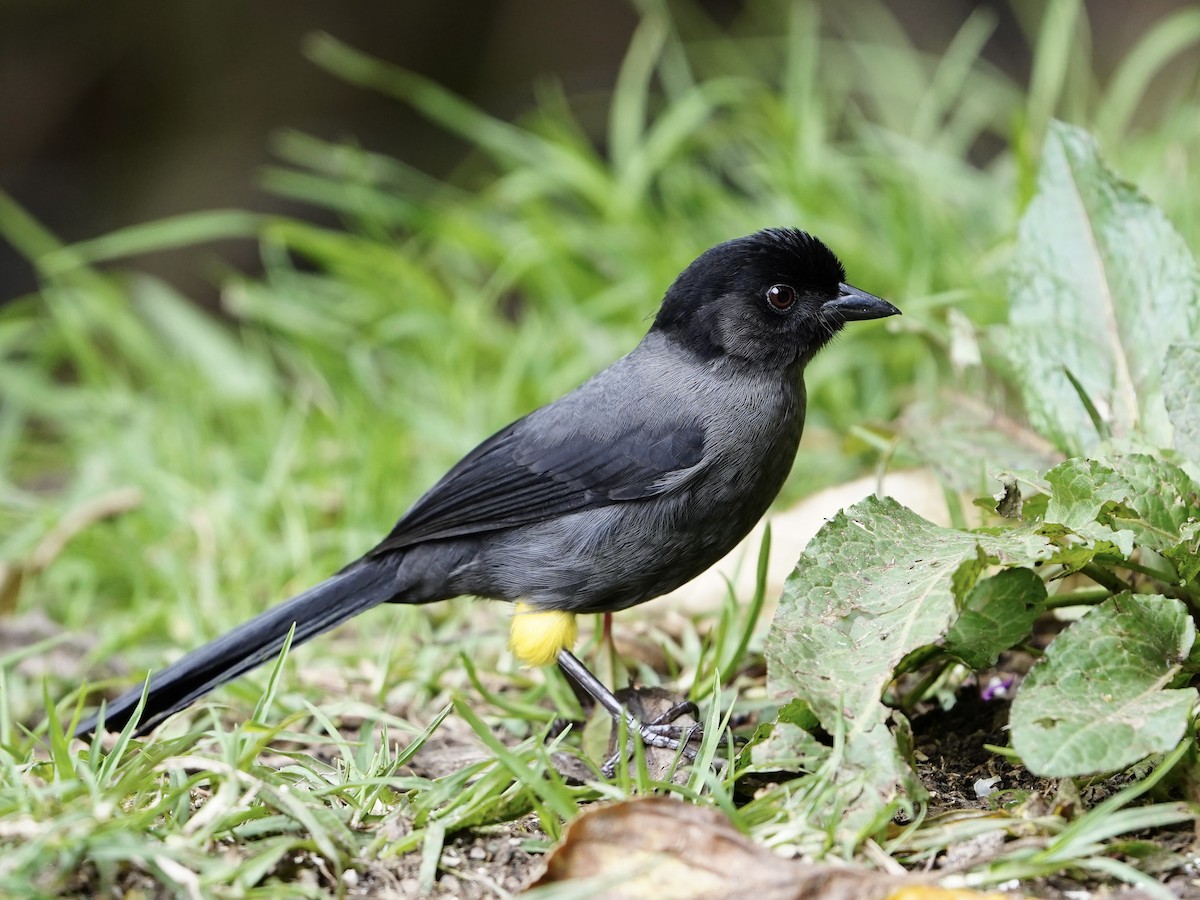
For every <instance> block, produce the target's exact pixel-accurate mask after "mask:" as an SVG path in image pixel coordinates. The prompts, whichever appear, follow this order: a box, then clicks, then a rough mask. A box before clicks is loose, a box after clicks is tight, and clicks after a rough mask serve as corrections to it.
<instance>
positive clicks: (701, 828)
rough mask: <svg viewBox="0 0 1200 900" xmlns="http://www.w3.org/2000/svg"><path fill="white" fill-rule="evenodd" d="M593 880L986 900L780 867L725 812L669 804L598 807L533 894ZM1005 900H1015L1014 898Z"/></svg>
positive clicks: (871, 875) (619, 894) (838, 869)
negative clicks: (566, 883)
mask: <svg viewBox="0 0 1200 900" xmlns="http://www.w3.org/2000/svg"><path fill="white" fill-rule="evenodd" d="M574 879H591V880H593V884H595V885H596V888H597V893H595V894H592V895H591V896H597V897H608V898H614V900H615V898H629V900H636V898H647V900H650V898H653V900H676V898H703V897H713V898H717V897H734V896H737V897H743V896H748V895H753V896H754V898H755V900H965V898H968V897H969V898H974V900H980V898H982V897H983V896H984V895H982V894H978V893H976V892H974V891H950V890H945V889H942V888H938V887H936V886H934V885H932V884H929V883H928V879H927V878H925V877H923V876H918V875H912V876H904V875H901V876H896V875H885V874H882V873H879V872H875V871H871V870H869V869H862V868H851V867H849V866H833V865H814V864H811V863H803V862H799V861H797V860H790V859H784V858H783V857H781V856H778V855H776V854H775V853H773V852H771V851H770V850H768V849H766V848H765V847H760V846H758V845H757V844H755V843H754V842H753V841H751V840H750V839H749V838H747V837H745V836H744V835H743V834H741V833H740V832H739V831H738V830H737V829H735V828H734V827H733V825H732V824H730V822H729V820H728V819H727V818H726V817H725V816H723V815H722V814H721V813H719V812H717V811H716V810H712V809H705V808H702V807H698V806H693V805H692V804H690V803H683V802H682V801H679V800H675V799H672V798H669V797H641V798H638V799H635V800H623V801H621V802H619V803H611V804H606V805H603V806H596V807H594V808H592V809H590V810H588V811H587V812H584V813H583V814H581V815H580V816H579V818H577V819H576V820H575V821H574V822H572V823H571V824H570V826H569V827H568V828H567V833H566V836H565V837H564V838H563V840H562V842H561V843H560V844H559V845H558V846H557V847H555V848H554V850H553V851H551V853H550V855H549V856H548V857H547V860H546V872H545V874H544V875H543V876H542V877H541V878H540V879H538V881H536V882H535V883H534V885H533V886H534V887H540V886H543V885H548V884H554V883H559V882H564V881H571V880H574ZM1009 900H1012V898H1011V897H1010V898H1009Z"/></svg>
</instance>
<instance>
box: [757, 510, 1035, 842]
mask: <svg viewBox="0 0 1200 900" xmlns="http://www.w3.org/2000/svg"><path fill="white" fill-rule="evenodd" d="M1053 552H1054V547H1053V545H1052V544H1051V543H1050V541H1049V539H1047V538H1046V537H1044V536H1043V535H1040V534H1037V533H1036V532H1034V531H1033V530H1032V528H1017V529H1013V530H1011V531H1006V532H1003V533H1001V534H995V535H993V534H975V533H971V532H966V531H958V530H955V529H953V528H942V527H940V526H938V525H935V524H933V523H932V522H929V521H928V520H926V519H923V518H921V517H920V516H918V515H917V514H916V513H914V512H913V511H912V510H910V509H907V508H906V507H904V506H901V505H900V504H899V503H897V502H896V501H895V500H891V499H882V500H881V499H877V498H869V499H867V500H864V501H862V502H861V503H858V504H856V505H855V506H853V507H851V508H850V509H849V510H846V511H843V512H841V513H839V514H838V515H837V516H835V517H834V518H833V519H832V520H831V521H830V522H829V523H827V524H826V525H825V527H823V528H822V529H821V531H820V532H819V533H818V534H817V536H816V537H815V538H814V539H813V541H812V543H810V544H809V546H808V549H807V550H806V551H805V552H804V555H803V556H801V558H800V560H799V562H798V563H797V564H796V569H795V571H794V572H793V573H792V575H791V577H790V578H789V579H788V581H787V584H786V586H785V587H784V592H783V597H782V598H781V599H780V602H779V607H778V609H777V610H776V613H775V620H774V622H773V623H772V626H771V632H770V634H769V635H768V637H767V645H766V658H767V689H768V692H769V694H770V695H771V696H772V697H773V698H775V699H777V700H778V701H779V702H781V703H785V702H787V701H788V700H791V699H792V698H801V699H804V700H806V701H808V703H809V704H810V705H811V707H812V710H813V712H814V713H815V714H816V716H817V718H818V719H819V720H820V722H821V724H822V725H823V726H824V728H825V729H826V730H827V731H829V732H830V733H835V734H836V733H840V732H844V733H845V735H846V749H845V755H846V764H845V765H844V766H842V768H841V770H839V776H838V777H839V779H841V780H842V783H844V784H858V785H860V787H861V793H860V795H859V796H858V798H857V799H850V800H849V801H847V803H848V808H850V809H851V810H853V811H857V812H858V813H859V814H865V815H866V816H867V817H868V818H869V816H870V814H872V813H876V812H878V811H879V810H880V809H881V808H882V806H884V805H886V804H887V803H889V802H891V801H892V800H893V799H894V798H895V797H896V796H897V795H898V794H900V793H907V794H908V795H909V796H919V795H920V793H921V788H920V786H919V784H918V783H917V781H916V778H915V776H914V775H913V773H912V771H911V769H910V768H909V766H908V763H907V762H906V760H905V759H904V756H903V754H902V753H901V751H900V749H899V747H898V746H897V744H896V742H895V740H894V739H893V737H892V736H891V733H890V731H889V729H888V723H889V721H890V720H891V716H892V713H891V711H890V710H889V709H888V708H887V707H886V706H884V705H883V703H882V702H881V697H882V695H883V691H884V688H885V687H886V686H887V685H888V684H889V683H890V682H891V680H892V677H893V672H894V670H895V668H896V665H897V664H898V663H899V662H900V661H901V660H902V659H903V658H904V657H905V656H907V655H908V654H909V653H911V652H912V651H914V650H916V649H919V648H921V647H925V646H928V645H930V644H934V643H936V642H938V641H940V640H941V638H942V636H943V635H944V634H945V633H946V631H947V629H948V628H949V627H950V624H951V622H953V621H954V619H955V618H956V616H957V615H958V605H959V604H958V601H957V599H956V596H955V587H956V581H957V586H958V587H959V589H960V590H967V589H968V588H967V586H968V585H970V584H973V583H974V579H975V578H976V577H977V574H978V570H979V569H980V567H981V565H982V559H983V558H986V559H987V560H989V561H990V562H991V563H993V564H995V563H1000V564H1002V565H1018V566H1020V565H1029V564H1032V563H1034V562H1036V561H1037V560H1039V559H1046V558H1049V557H1050V555H1051V554H1052V553H1053ZM981 555H982V556H981ZM964 566H965V567H967V568H969V569H970V572H969V573H964V574H963V575H962V576H960V577H958V578H957V579H956V575H958V573H959V572H960V570H962V569H964ZM755 759H756V762H765V760H764V759H763V758H762V755H760V754H756V756H755ZM848 821H861V819H859V820H856V819H854V817H853V816H852V817H851V818H850V819H849V820H848Z"/></svg>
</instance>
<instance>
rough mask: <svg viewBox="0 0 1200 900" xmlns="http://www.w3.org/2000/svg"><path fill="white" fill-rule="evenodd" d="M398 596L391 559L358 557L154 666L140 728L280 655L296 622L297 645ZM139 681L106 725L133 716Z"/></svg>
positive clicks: (87, 727) (84, 728)
mask: <svg viewBox="0 0 1200 900" xmlns="http://www.w3.org/2000/svg"><path fill="white" fill-rule="evenodd" d="M395 596H396V560H395V559H394V558H393V559H390V560H389V559H384V560H379V559H363V560H359V561H358V562H356V563H354V564H352V565H351V566H349V567H347V568H346V569H343V570H342V571H341V572H338V573H337V574H336V575H334V576H333V577H332V578H329V579H327V580H325V581H322V582H321V583H320V584H318V585H316V586H315V587H312V588H309V589H308V590H307V591H305V592H304V593H303V594H300V595H298V596H296V597H293V598H292V599H291V600H287V601H285V602H283V603H280V604H279V605H278V606H275V607H272V608H271V609H269V610H267V611H266V612H265V613H263V614H262V615H261V616H258V617H256V618H254V619H251V620H250V621H249V622H247V623H246V624H244V625H239V626H238V627H237V628H235V629H233V631H230V632H229V633H228V634H224V635H222V636H221V637H219V638H217V639H216V640H215V641H213V642H212V643H210V644H206V645H205V646H203V647H201V648H199V649H198V650H193V651H192V652H191V653H189V654H188V655H187V656H185V657H184V658H183V659H181V660H179V661H178V662H176V663H174V664H173V665H170V666H167V667H166V668H165V669H163V670H162V671H161V672H155V673H153V674H152V675H151V676H150V690H149V692H148V693H147V695H146V707H145V709H144V710H142V715H141V719H140V721H139V722H138V726H137V734H139V735H142V734H146V733H147V732H148V731H150V730H151V729H153V728H154V727H155V726H156V725H158V723H159V722H161V721H162V720H163V719H165V718H167V717H168V716H171V715H173V714H175V713H177V712H179V711H180V710H181V709H185V708H186V707H188V706H190V705H191V704H192V703H194V702H195V701H196V700H198V699H199V698H200V697H203V696H204V695H205V694H207V693H208V692H209V691H211V690H213V689H214V688H217V687H220V686H221V685H222V684H224V683H225V682H227V681H230V680H232V679H234V678H236V677H237V676H239V675H241V674H242V673H244V672H248V671H250V670H251V669H253V668H254V667H256V666H258V665H261V664H262V663H264V662H266V661H267V660H269V659H272V658H274V657H276V656H278V655H279V652H280V650H282V649H283V644H284V641H286V640H287V635H288V632H289V631H290V630H291V628H292V625H293V624H294V625H295V626H296V632H295V635H294V636H293V638H292V645H293V646H295V645H297V644H301V643H303V642H304V641H307V640H308V639H309V638H312V637H316V636H317V635H318V634H321V633H323V632H325V631H328V630H329V629H331V628H333V627H335V626H337V625H340V624H342V623H343V622H345V621H346V620H347V619H351V618H353V617H354V616H357V615H358V614H359V613H361V612H365V611H366V610H368V609H370V608H371V607H373V606H378V605H379V604H381V603H386V602H387V601H389V600H393V599H395ZM143 687H144V685H139V686H138V687H137V688H135V689H133V690H131V691H128V692H127V693H125V694H122V695H121V696H120V697H118V698H117V699H116V700H114V701H113V702H111V703H109V704H108V705H107V707H106V709H105V716H104V727H105V728H106V729H107V730H109V731H120V730H121V729H122V728H124V727H125V725H126V724H127V723H128V722H129V720H130V719H131V718H133V714H134V711H135V710H136V709H137V705H138V703H139V702H140V701H141V699H142V691H143ZM96 725H97V717H96V716H91V717H89V718H87V719H86V720H84V722H83V723H82V724H80V726H79V727H78V728H77V729H75V736H76V737H86V736H87V735H89V734H91V733H92V732H93V731H95V730H96Z"/></svg>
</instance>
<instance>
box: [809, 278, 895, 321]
mask: <svg viewBox="0 0 1200 900" xmlns="http://www.w3.org/2000/svg"><path fill="white" fill-rule="evenodd" d="M838 288H839V289H840V290H841V293H840V294H839V295H838V296H837V297H836V298H834V299H833V300H826V301H825V302H824V303H823V304H821V312H822V314H828V313H832V314H834V315H835V316H837V317H838V318H839V319H841V320H842V321H843V322H858V321H861V320H863V319H886V318H887V317H888V316H898V315H900V310H898V309H896V307H894V306H892V304H890V303H888V302H887V301H886V300H884V299H883V298H882V297H876V296H875V295H874V294H868V293H867V292H866V291H860V290H859V289H858V288H856V287H851V286H850V285H848V284H839V285H838Z"/></svg>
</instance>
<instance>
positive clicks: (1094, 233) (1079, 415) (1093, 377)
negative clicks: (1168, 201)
mask: <svg viewBox="0 0 1200 900" xmlns="http://www.w3.org/2000/svg"><path fill="white" fill-rule="evenodd" d="M1014 259H1015V264H1014V267H1013V269H1012V272H1011V279H1010V281H1011V290H1010V293H1011V305H1010V310H1009V330H1008V333H1007V336H1006V351H1007V354H1008V356H1009V359H1010V362H1011V364H1012V368H1013V371H1014V373H1015V374H1016V377H1017V378H1018V381H1019V384H1020V388H1021V392H1022V395H1023V397H1024V401H1025V406H1026V409H1027V410H1028V412H1029V416H1030V419H1031V420H1032V422H1033V424H1034V426H1035V427H1036V428H1037V430H1038V431H1039V432H1041V433H1042V434H1043V435H1045V436H1046V437H1047V438H1049V439H1050V440H1051V441H1052V442H1053V443H1054V444H1055V445H1056V446H1057V447H1058V448H1059V449H1060V450H1062V451H1063V452H1066V453H1068V454H1072V455H1077V454H1080V453H1083V452H1086V451H1088V450H1090V449H1092V448H1093V447H1095V446H1096V445H1097V444H1098V443H1099V441H1100V437H1101V435H1100V434H1099V433H1098V430H1097V428H1096V426H1095V425H1094V424H1093V422H1092V419H1091V417H1090V416H1089V413H1088V409H1087V405H1086V404H1085V403H1084V402H1083V400H1082V399H1081V398H1080V394H1079V392H1078V391H1077V390H1076V388H1075V387H1074V386H1072V383H1071V378H1074V379H1075V380H1076V381H1077V382H1078V385H1079V388H1080V389H1081V390H1082V391H1083V392H1084V394H1085V395H1086V397H1087V398H1089V399H1090V402H1091V404H1092V405H1093V406H1094V407H1095V410H1096V412H1097V413H1098V415H1099V416H1100V417H1101V419H1102V420H1103V423H1104V425H1105V426H1106V429H1107V430H1108V431H1110V432H1111V433H1112V435H1113V436H1115V437H1117V438H1121V437H1136V436H1141V437H1144V438H1146V439H1148V440H1149V441H1151V442H1153V443H1156V444H1157V445H1159V446H1168V445H1169V444H1170V440H1171V428H1170V423H1169V422H1168V419H1167V410H1166V406H1165V405H1164V402H1163V397H1162V390H1161V389H1162V384H1161V381H1162V373H1163V362H1164V359H1165V358H1166V356H1167V340H1164V336H1167V337H1168V339H1169V340H1176V341H1178V340H1189V339H1193V338H1195V337H1196V336H1198V335H1200V276H1198V275H1197V270H1196V265H1195V262H1194V260H1193V259H1192V256H1191V254H1190V253H1189V252H1188V249H1187V245H1186V244H1185V243H1184V241H1183V239H1182V238H1181V237H1180V236H1179V234H1178V232H1176V231H1175V229H1174V228H1173V227H1172V225H1171V223H1170V222H1169V221H1168V220H1167V218H1166V216H1164V215H1163V214H1162V212H1160V211H1159V210H1158V209H1157V208H1156V207H1154V206H1153V205H1152V204H1151V203H1150V202H1149V201H1148V200H1147V199H1146V198H1145V197H1143V196H1142V195H1141V194H1140V193H1138V191H1137V190H1136V189H1135V188H1134V187H1132V186H1131V185H1128V184H1126V183H1124V182H1122V181H1120V180H1119V179H1118V178H1117V177H1116V176H1114V175H1113V174H1112V173H1111V172H1110V171H1109V170H1108V169H1106V168H1105V167H1104V165H1103V163H1102V162H1101V160H1100V157H1099V154H1098V151H1097V148H1096V144H1095V141H1094V140H1093V139H1092V138H1091V137H1089V136H1088V135H1087V134H1086V133H1085V132H1083V131H1081V130H1079V129H1077V128H1073V127H1072V126H1069V125H1065V124H1063V123H1061V122H1055V123H1053V124H1052V126H1051V128H1050V131H1049V133H1048V135H1047V137H1046V143H1045V148H1044V151H1043V157H1042V168H1041V171H1040V173H1039V175H1038V181H1037V193H1036V194H1035V196H1034V198H1033V200H1032V201H1031V202H1030V204H1029V208H1028V209H1027V210H1026V212H1025V215H1024V217H1023V218H1022V219H1021V223H1020V226H1019V228H1018V234H1017V248H1016V252H1015V253H1014ZM1068 373H1070V377H1069V376H1068Z"/></svg>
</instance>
